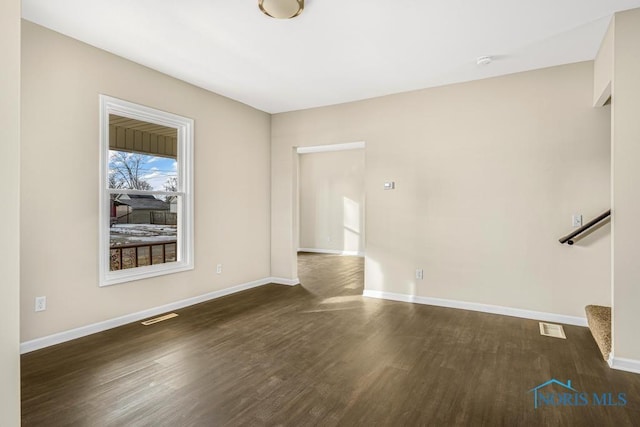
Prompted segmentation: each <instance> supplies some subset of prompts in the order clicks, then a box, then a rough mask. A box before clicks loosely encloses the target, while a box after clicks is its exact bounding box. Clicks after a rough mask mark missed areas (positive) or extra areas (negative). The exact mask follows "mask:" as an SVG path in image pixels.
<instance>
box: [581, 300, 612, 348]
mask: <svg viewBox="0 0 640 427" xmlns="http://www.w3.org/2000/svg"><path fill="white" fill-rule="evenodd" d="M584 311H586V312H587V323H588V324H589V329H591V335H593V339H595V340H596V344H598V347H599V348H600V351H601V352H602V356H603V357H604V360H609V353H611V307H603V306H601V305H588V306H586V307H585V308H584Z"/></svg>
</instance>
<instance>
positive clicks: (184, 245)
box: [98, 94, 194, 286]
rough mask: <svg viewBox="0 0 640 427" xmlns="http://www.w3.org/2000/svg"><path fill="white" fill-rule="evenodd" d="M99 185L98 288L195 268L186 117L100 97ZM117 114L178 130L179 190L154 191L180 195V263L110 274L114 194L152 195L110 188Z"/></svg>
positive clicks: (189, 128) (189, 125)
mask: <svg viewBox="0 0 640 427" xmlns="http://www.w3.org/2000/svg"><path fill="white" fill-rule="evenodd" d="M99 98H100V156H99V158H100V174H99V175H100V183H99V185H100V186H99V199H100V203H99V215H98V218H99V239H98V241H99V243H98V244H99V247H98V254H99V286H110V285H115V284H118V283H126V282H131V281H134V280H140V279H146V278H150V277H156V276H161V275H166V274H172V273H177V272H180V271H186V270H192V269H193V268H194V254H193V248H194V241H193V235H194V233H193V220H194V214H193V133H194V132H193V128H194V122H193V120H192V119H189V118H187V117H182V116H178V115H176V114H172V113H168V112H165V111H160V110H157V109H155V108H150V107H146V106H143V105H139V104H135V103H132V102H128V101H124V100H122V99H118V98H113V97H110V96H107V95H102V94H101V95H100V96H99ZM110 114H116V115H119V116H123V117H129V118H132V119H137V120H141V121H146V122H150V123H154V124H158V125H163V126H169V127H173V128H176V129H177V130H178V138H177V141H178V144H177V145H178V149H177V151H178V158H177V162H178V191H176V192H163V191H155V190H154V191H153V193H154V194H155V193H157V194H163V193H166V194H174V195H178V196H180V198H179V199H180V200H181V203H179V204H178V225H177V229H178V233H177V247H176V251H177V254H176V258H177V259H178V261H175V262H171V263H165V264H155V265H150V266H143V267H135V268H129V269H124V270H118V271H110V265H111V264H110V255H111V252H110V250H109V242H110V231H109V230H110V212H109V206H110V204H109V201H110V195H111V194H112V193H127V194H136V193H137V194H141V193H142V194H149V192H145V191H140V190H124V189H119V190H114V189H109V188H108V184H107V183H108V174H109V166H108V161H109V154H108V153H109V115H110Z"/></svg>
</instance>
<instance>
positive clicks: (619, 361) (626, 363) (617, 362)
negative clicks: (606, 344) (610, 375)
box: [607, 355, 640, 374]
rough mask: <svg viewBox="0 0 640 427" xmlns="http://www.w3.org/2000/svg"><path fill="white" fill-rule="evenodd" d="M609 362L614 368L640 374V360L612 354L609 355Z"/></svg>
mask: <svg viewBox="0 0 640 427" xmlns="http://www.w3.org/2000/svg"><path fill="white" fill-rule="evenodd" d="M607 362H608V363H609V366H610V367H611V368H613V369H617V370H619V371H627V372H633V373H634V374H640V360H634V359H625V358H623V357H615V356H613V355H611V356H609V360H608V361H607Z"/></svg>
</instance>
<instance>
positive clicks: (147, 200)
mask: <svg viewBox="0 0 640 427" xmlns="http://www.w3.org/2000/svg"><path fill="white" fill-rule="evenodd" d="M115 203H117V204H120V205H127V206H129V207H131V209H134V210H135V209H148V210H156V211H168V210H169V208H170V204H169V203H167V202H164V201H162V200H158V199H156V198H155V197H153V196H151V195H140V194H129V196H128V198H118V199H117V200H116V201H115Z"/></svg>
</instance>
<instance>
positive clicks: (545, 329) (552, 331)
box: [540, 322, 567, 339]
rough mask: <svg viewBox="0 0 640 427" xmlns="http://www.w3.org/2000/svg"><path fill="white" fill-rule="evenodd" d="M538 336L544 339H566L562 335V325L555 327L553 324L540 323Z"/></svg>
mask: <svg viewBox="0 0 640 427" xmlns="http://www.w3.org/2000/svg"><path fill="white" fill-rule="evenodd" d="M540 335H544V336H545V337H554V338H562V339H567V336H566V335H565V334H564V329H563V328H562V325H556V324H554V323H545V322H540Z"/></svg>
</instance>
